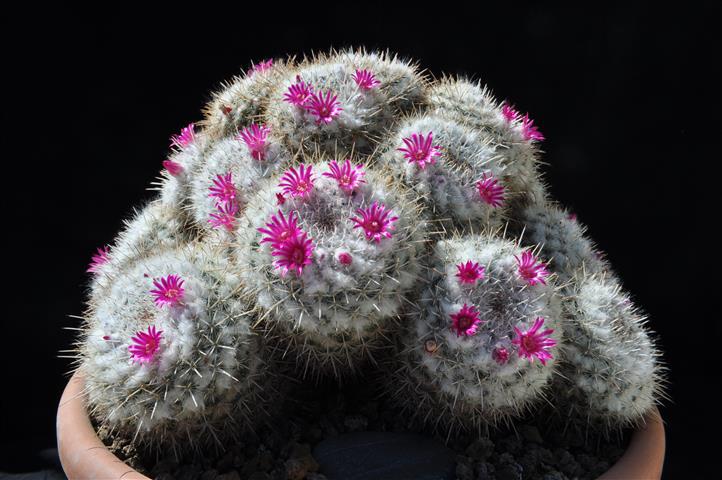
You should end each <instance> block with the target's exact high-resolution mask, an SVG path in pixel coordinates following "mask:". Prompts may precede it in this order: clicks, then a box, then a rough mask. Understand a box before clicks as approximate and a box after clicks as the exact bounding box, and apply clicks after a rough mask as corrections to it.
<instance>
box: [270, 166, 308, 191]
mask: <svg viewBox="0 0 722 480" xmlns="http://www.w3.org/2000/svg"><path fill="white" fill-rule="evenodd" d="M312 169H313V165H309V166H308V167H306V166H305V165H304V164H301V165H299V166H298V170H296V169H295V168H294V167H291V168H289V169H288V170H287V171H286V173H284V174H283V176H282V177H281V183H279V184H278V186H279V187H281V188H283V193H284V194H285V195H290V196H292V197H306V196H308V195H309V194H310V193H311V190H313V182H314V180H315V179H314V178H313V176H312V172H311V170H312Z"/></svg>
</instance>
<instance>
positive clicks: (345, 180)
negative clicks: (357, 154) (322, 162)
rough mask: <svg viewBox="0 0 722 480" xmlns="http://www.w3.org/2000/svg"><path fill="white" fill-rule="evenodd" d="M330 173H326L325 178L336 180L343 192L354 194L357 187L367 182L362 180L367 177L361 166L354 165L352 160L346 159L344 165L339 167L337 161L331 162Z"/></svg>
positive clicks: (329, 165)
mask: <svg viewBox="0 0 722 480" xmlns="http://www.w3.org/2000/svg"><path fill="white" fill-rule="evenodd" d="M328 168H329V170H330V171H329V172H324V173H323V176H324V177H330V178H333V179H334V180H336V183H338V186H339V188H340V189H341V190H343V191H344V192H346V193H349V194H350V193H352V192H353V191H354V189H355V188H356V187H358V186H359V185H360V184H362V183H366V181H365V180H364V179H363V178H361V177H363V176H364V175H365V172H364V170H363V167H362V166H361V165H354V164H352V163H351V160H349V159H346V161H345V162H344V163H343V165H341V166H339V164H338V162H336V160H331V162H329V164H328Z"/></svg>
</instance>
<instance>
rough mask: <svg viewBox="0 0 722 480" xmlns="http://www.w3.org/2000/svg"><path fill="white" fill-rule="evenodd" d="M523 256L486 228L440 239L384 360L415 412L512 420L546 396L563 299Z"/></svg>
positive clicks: (464, 421)
mask: <svg viewBox="0 0 722 480" xmlns="http://www.w3.org/2000/svg"><path fill="white" fill-rule="evenodd" d="M524 255H525V252H524V250H522V248H520V247H519V246H517V245H516V244H514V243H513V242H511V241H510V240H506V239H502V238H499V237H498V236H496V235H491V234H480V235H471V236H465V237H462V238H454V239H450V240H444V241H440V242H438V243H437V245H436V248H435V249H434V254H433V258H432V261H431V263H430V267H429V272H430V273H429V278H428V285H427V286H426V287H425V288H424V289H423V291H422V292H421V294H420V297H419V299H418V302H417V310H413V311H412V312H410V313H409V318H407V320H406V322H405V325H406V328H405V329H404V332H403V334H402V335H401V345H402V350H401V351H400V352H398V354H397V355H396V356H395V357H394V358H393V362H394V365H396V366H395V367H394V366H391V367H389V368H390V369H391V370H393V371H394V372H395V373H394V374H393V375H391V376H390V377H389V383H388V389H389V390H390V391H391V392H392V393H393V395H395V396H396V397H397V398H398V399H399V400H400V401H401V402H402V403H403V404H405V406H406V407H407V409H408V410H409V411H410V412H413V414H414V415H415V416H418V417H419V418H422V419H423V420H425V421H426V422H428V423H441V424H443V425H444V427H445V428H448V427H452V428H468V427H479V428H480V427H482V426H484V425H486V424H495V423H498V422H500V421H509V420H510V419H511V418H513V417H515V416H518V415H520V414H521V413H522V412H524V411H525V410H528V409H529V408H530V407H531V406H532V405H533V404H534V403H537V402H539V401H540V400H541V399H543V398H544V397H546V396H547V395H548V394H549V393H550V392H549V384H550V382H551V379H552V374H553V372H554V370H555V367H556V361H555V357H556V353H557V349H558V346H557V345H558V343H559V339H560V333H561V330H560V328H559V327H560V323H561V318H562V316H561V302H560V298H559V297H558V295H556V292H555V287H554V284H553V280H552V279H551V278H547V276H546V271H545V269H544V266H543V264H541V263H538V262H534V264H531V263H530V262H524V261H523V260H524V258H525V256H524ZM526 255H527V256H529V255H531V252H529V251H526ZM525 268H526V269H525ZM535 323H538V324H539V325H538V326H537V327H536V328H535V329H533V327H534V325H535ZM530 330H533V331H532V333H531V334H530V335H524V334H525V333H526V332H528V331H530ZM548 330H552V332H548ZM519 332H521V333H522V335H519ZM533 332H538V334H537V335H535V334H534V333H533ZM519 342H521V343H519ZM527 355H528V357H527ZM530 359H532V360H534V359H538V361H531V362H530V361H529V360H530Z"/></svg>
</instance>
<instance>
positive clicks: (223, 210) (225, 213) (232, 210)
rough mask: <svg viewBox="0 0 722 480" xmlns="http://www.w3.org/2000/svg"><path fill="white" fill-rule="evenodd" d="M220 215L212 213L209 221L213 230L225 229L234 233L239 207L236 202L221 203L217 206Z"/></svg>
mask: <svg viewBox="0 0 722 480" xmlns="http://www.w3.org/2000/svg"><path fill="white" fill-rule="evenodd" d="M216 209H217V210H218V213H211V218H210V219H209V220H208V221H209V222H210V224H211V226H212V227H213V228H219V227H223V228H225V229H226V230H227V231H229V232H230V231H233V226H234V224H235V222H236V215H237V214H238V210H239V206H238V202H237V201H236V200H232V201H230V202H221V203H217V204H216Z"/></svg>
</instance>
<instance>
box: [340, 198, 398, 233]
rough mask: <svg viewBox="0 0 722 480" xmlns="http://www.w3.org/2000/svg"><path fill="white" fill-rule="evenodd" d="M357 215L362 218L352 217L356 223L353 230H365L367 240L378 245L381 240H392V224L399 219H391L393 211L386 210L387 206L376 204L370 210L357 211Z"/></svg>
mask: <svg viewBox="0 0 722 480" xmlns="http://www.w3.org/2000/svg"><path fill="white" fill-rule="evenodd" d="M356 213H357V214H358V215H360V217H352V218H351V220H352V221H353V222H354V223H356V225H355V226H354V227H353V228H363V229H364V233H365V234H366V238H368V239H369V240H374V241H375V242H376V243H379V242H380V241H381V238H383V237H386V238H391V230H393V229H394V226H393V225H391V222H395V221H396V220H398V219H399V217H390V218H389V215H391V213H392V212H391V210H386V206H385V205H384V204H383V203H382V204H380V205H379V204H378V203H376V202H374V203H373V204H371V206H370V207H369V208H366V209H362V208H359V209H358V210H356Z"/></svg>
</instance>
